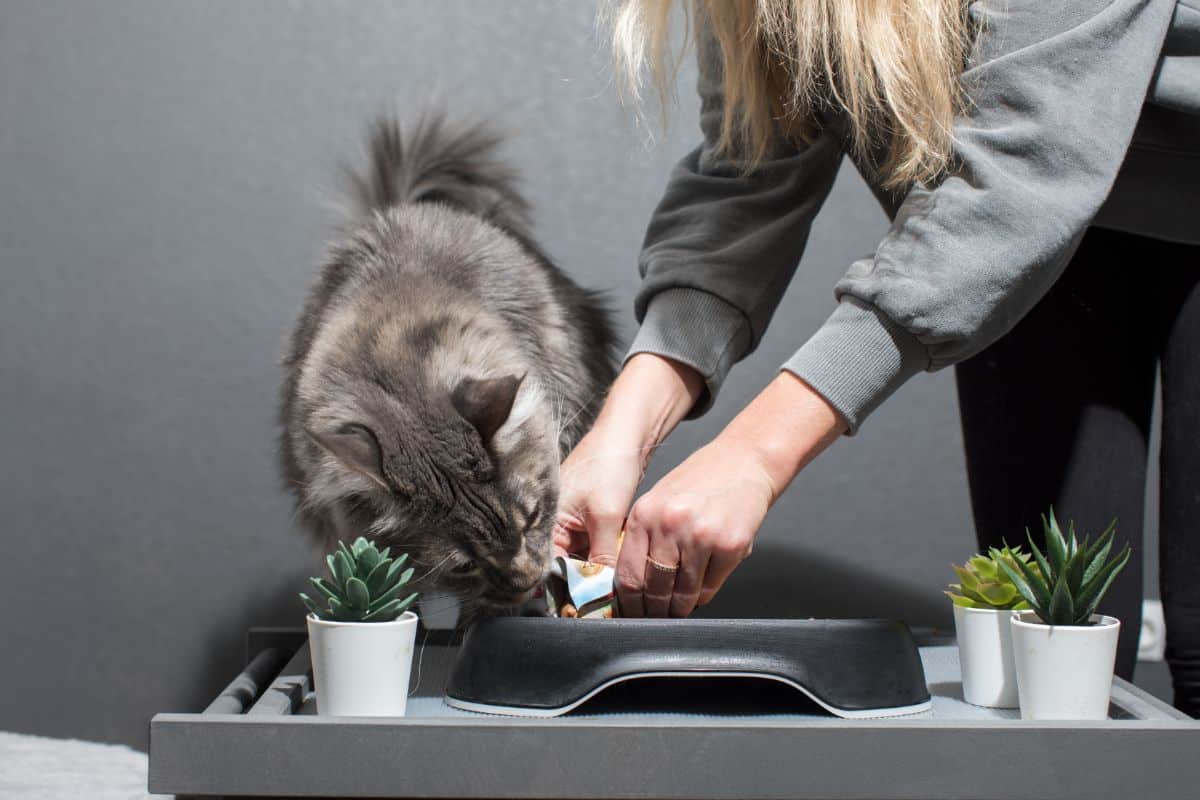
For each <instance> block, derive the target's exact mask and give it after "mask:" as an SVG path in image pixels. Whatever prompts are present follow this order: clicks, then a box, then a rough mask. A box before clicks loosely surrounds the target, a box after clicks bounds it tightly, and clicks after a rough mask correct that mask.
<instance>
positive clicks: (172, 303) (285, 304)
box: [0, 0, 971, 746]
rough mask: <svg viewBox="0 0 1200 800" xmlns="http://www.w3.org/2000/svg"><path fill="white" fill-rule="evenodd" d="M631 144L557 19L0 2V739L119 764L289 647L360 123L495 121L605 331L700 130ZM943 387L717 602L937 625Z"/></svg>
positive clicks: (814, 487)
mask: <svg viewBox="0 0 1200 800" xmlns="http://www.w3.org/2000/svg"><path fill="white" fill-rule="evenodd" d="M692 79H693V74H692V71H691V70H690V69H685V70H684V75H683V77H682V81H683V84H682V86H683V88H682V90H681V103H680V109H679V111H678V114H677V117H676V122H675V124H674V125H673V126H672V127H671V128H670V130H669V132H668V133H667V134H666V135H665V136H663V137H661V138H660V140H659V142H658V143H656V144H655V145H653V146H649V147H647V146H644V145H643V137H642V136H641V135H640V134H639V133H638V131H637V130H636V126H635V125H634V124H633V122H632V120H631V118H630V117H629V116H628V115H627V114H625V113H623V112H622V111H621V110H620V109H619V108H618V105H617V102H616V100H615V98H614V95H613V92H612V90H611V86H610V83H609V79H608V73H607V71H606V68H605V53H604V49H603V46H602V45H601V43H600V42H599V40H598V38H597V36H596V35H595V27H594V21H593V6H592V4H591V3H585V2H566V0H563V2H522V3H504V4H500V3H483V2H474V3H472V2H444V1H443V2H439V3H436V4H434V3H418V2H387V3H384V2H370V3H368V2H350V0H343V1H342V2H329V1H328V0H326V1H325V2H254V3H246V2H232V1H229V0H227V1H226V2H205V3H198V2H167V1H166V0H120V1H119V2H117V1H116V0H113V2H107V3H63V2H51V1H50V0H26V1H25V2H4V3H3V7H2V11H0V269H3V281H4V283H3V286H4V289H3V293H2V294H0V372H2V378H0V381H2V384H0V385H2V387H3V388H2V398H0V412H2V413H0V443H2V444H0V508H2V509H3V517H2V520H3V521H2V523H0V525H2V527H0V530H2V532H3V542H4V554H5V555H4V557H3V558H2V559H0V607H2V608H4V609H5V613H4V622H3V623H2V628H0V630H2V631H3V634H4V641H5V643H6V647H5V651H6V655H5V657H4V658H3V659H0V692H2V693H3V694H2V696H0V729H16V730H23V731H32V732H38V733H44V734H51V735H60V736H79V737H84V738H90V739H104V740H110V741H119V742H128V743H131V744H133V745H135V746H144V745H145V742H146V737H145V734H146V722H147V720H148V718H149V717H150V715H151V714H153V713H154V712H156V711H163V710H191V709H198V708H199V707H200V706H202V705H203V703H204V701H205V700H206V699H208V698H209V697H210V696H211V695H212V694H213V693H214V691H215V690H217V689H218V688H219V686H221V685H222V684H223V683H224V681H225V680H227V679H228V678H229V677H230V676H231V675H232V674H233V673H234V672H235V671H236V668H237V667H238V666H239V658H240V656H241V641H242V635H243V632H244V630H245V628H246V627H247V626H250V625H271V624H274V625H279V624H299V623H300V620H301V608H300V606H299V604H298V603H297V602H296V601H295V600H294V592H295V591H296V590H297V589H298V588H300V581H301V576H302V575H303V574H305V572H306V571H308V570H311V569H312V568H313V566H314V563H315V560H314V557H313V554H312V553H311V552H310V551H309V550H308V548H307V546H306V543H305V540H304V539H302V538H301V537H300V536H299V535H297V531H296V530H295V528H294V525H293V524H292V519H291V507H290V504H289V500H288V498H287V497H285V496H284V495H283V493H282V492H281V491H280V490H279V486H278V480H277V477H276V467H275V444H274V408H275V398H276V385H277V383H278V380H279V377H280V371H279V369H278V366H277V362H278V358H279V356H280V353H281V349H282V342H283V338H284V336H285V334H286V332H287V330H288V328H289V325H290V324H291V322H292V320H293V316H294V314H295V313H296V310H297V308H298V303H299V301H300V299H301V295H302V291H303V288H304V286H305V283H306V281H307V280H308V278H309V276H310V274H311V273H312V271H313V268H314V266H315V264H316V263H317V261H318V259H319V258H320V254H321V250H322V246H323V243H324V242H325V241H326V239H327V237H328V236H329V234H330V227H329V226H330V224H331V222H332V221H333V219H334V216H333V215H332V213H331V212H330V211H329V210H328V207H327V203H328V200H329V197H330V194H329V187H330V186H331V185H332V183H333V181H332V180H331V179H332V176H333V175H334V173H335V165H336V162H337V161H338V160H339V159H340V158H342V157H344V156H346V155H348V154H349V155H353V153H354V152H355V148H357V146H358V141H359V136H360V133H361V130H362V127H363V122H364V119H365V118H366V116H367V115H368V114H369V113H371V112H373V111H374V110H376V109H378V108H379V107H380V106H381V105H382V104H383V103H385V102H386V101H388V100H391V99H396V98H398V99H399V101H400V102H399V105H400V107H401V108H403V107H407V106H408V104H409V103H411V102H413V101H415V100H419V99H421V98H424V97H426V96H428V95H429V94H430V92H431V90H434V89H438V90H440V91H441V93H442V95H443V96H444V97H445V98H446V99H447V101H448V102H449V104H450V105H451V106H453V107H461V108H463V109H482V110H483V111H484V112H485V113H490V112H494V111H501V110H503V111H504V112H505V114H504V116H505V118H506V119H507V120H509V121H510V122H511V123H512V125H513V127H514V128H515V129H516V130H517V131H518V134H519V135H518V138H517V139H516V141H515V142H514V144H513V146H512V155H513V159H514V160H515V162H516V163H517V164H519V165H520V166H521V167H522V168H523V169H524V171H525V174H526V175H527V177H528V180H527V185H528V188H529V193H530V195H531V197H532V198H534V200H535V202H536V206H537V209H538V223H539V226H538V227H539V230H540V232H541V236H542V238H543V240H544V241H545V243H546V245H547V247H548V249H549V251H550V252H551V253H552V254H554V255H555V256H556V257H557V258H558V259H559V260H561V262H562V263H563V264H564V265H565V266H566V268H567V269H568V270H569V271H570V272H571V273H572V274H573V275H574V276H575V277H576V278H578V279H579V280H580V281H581V282H583V283H585V284H587V285H590V286H594V287H599V288H603V289H606V290H608V291H609V292H610V293H611V296H612V298H613V304H614V306H615V307H616V308H618V309H620V312H621V324H622V329H623V330H624V332H625V333H626V335H628V334H629V333H631V329H632V315H631V312H630V310H629V309H630V307H631V297H632V294H633V292H634V290H635V288H636V284H637V277H636V273H635V269H634V264H635V255H636V252H637V249H638V244H639V241H640V238H641V234H642V231H643V226H644V224H645V220H646V218H647V215H648V213H649V211H650V209H651V208H652V206H653V204H654V203H655V201H656V198H657V195H658V193H659V192H660V191H661V188H662V185H663V181H664V178H665V176H666V173H667V171H668V168H669V166H670V164H671V163H672V162H673V161H674V160H675V159H676V158H678V157H679V156H680V155H681V154H682V153H684V152H685V151H686V150H687V149H688V148H690V147H691V145H692V143H693V141H694V140H695V138H696V131H695V123H694V119H695V113H696V103H695V101H694V98H693V97H692V93H691V91H690V88H691V82H692ZM884 227H885V224H884V220H883V217H882V216H881V214H880V212H879V211H878V210H877V208H876V207H875V205H874V204H873V202H872V201H871V199H870V198H869V196H868V193H867V192H866V190H865V189H864V187H863V185H862V183H861V181H860V180H859V179H858V177H857V175H855V174H853V173H852V172H850V171H844V172H843V174H842V176H841V178H840V179H839V182H838V184H837V187H836V189H835V191H834V193H833V196H832V198H831V199H830V201H829V203H828V204H827V206H826V208H825V210H824V212H823V213H822V215H821V217H820V218H819V220H818V222H817V225H816V229H815V231H814V232H813V236H812V241H811V244H810V246H809V252H808V254H807V255H806V257H805V259H804V263H803V265H802V266H801V269H800V274H801V275H802V276H803V277H802V279H800V280H798V281H797V282H796V284H795V285H794V286H793V287H792V290H791V292H790V293H789V294H788V296H787V298H786V299H785V300H784V302H783V304H782V307H781V311H780V313H779V315H778V318H777V321H776V323H775V325H774V327H773V328H772V330H771V332H770V335H769V336H768V337H767V339H766V341H765V342H764V343H763V346H762V347H761V348H760V350H759V351H758V353H756V354H755V355H754V357H753V358H752V359H750V360H749V361H748V362H747V363H745V364H743V365H742V366H740V367H739V368H738V369H737V370H736V372H735V373H734V375H733V377H732V379H731V381H730V383H729V384H728V388H727V389H726V391H725V394H724V396H723V397H722V398H721V400H720V402H719V403H718V405H717V407H716V408H715V409H714V410H713V412H712V413H711V414H710V415H709V416H708V417H707V418H706V419H705V420H703V421H701V422H698V423H692V424H689V425H686V426H684V427H683V428H682V429H681V430H680V431H679V432H678V434H677V435H676V436H675V437H674V438H672V439H671V441H670V443H669V444H667V445H666V446H664V447H663V448H662V449H661V451H660V453H659V456H658V458H657V461H656V462H655V467H654V469H655V474H660V473H661V471H662V470H663V469H665V468H666V467H668V466H669V465H670V464H672V463H674V462H676V461H677V460H678V459H680V458H681V457H682V456H684V455H685V454H686V453H687V452H688V451H689V450H690V449H691V448H693V447H695V446H696V445H698V444H699V443H701V442H703V441H705V440H706V439H707V438H709V437H711V436H712V435H713V433H714V432H715V431H716V430H718V428H719V426H720V425H721V424H722V423H723V422H724V421H726V420H727V419H728V418H729V417H730V416H731V415H732V414H733V413H734V412H735V410H736V409H737V408H738V407H739V405H740V404H742V403H744V402H745V401H747V400H748V399H749V398H750V397H751V396H752V395H753V393H754V392H755V391H756V390H758V389H759V388H760V387H761V386H762V385H763V384H764V383H765V382H766V381H768V380H769V379H770V377H771V376H772V374H773V373H774V371H775V369H776V365H777V364H778V363H779V362H781V361H782V360H784V358H785V357H786V356H787V355H788V354H789V352H790V351H791V350H792V349H794V348H795V347H796V346H797V345H798V344H799V343H800V342H801V341H803V339H804V338H805V337H806V336H807V335H808V334H809V333H810V332H812V331H813V330H814V329H815V328H816V327H817V326H818V324H819V323H820V322H821V320H822V319H823V318H824V316H825V315H826V314H827V313H828V312H829V311H830V309H831V307H832V292H831V290H832V286H833V283H834V281H835V279H836V277H837V276H838V275H839V274H840V273H841V272H842V270H843V269H844V268H845V267H846V265H847V264H848V263H849V262H850V261H851V260H852V259H853V258H855V257H857V256H860V255H861V254H863V253H866V252H869V251H870V250H871V249H872V247H873V244H874V242H875V241H877V239H878V237H879V236H880V234H881V233H882V231H883V230H884ZM970 542H971V534H970V517H969V509H968V505H967V497H966V488H965V481H964V477H963V465H962V456H961V452H960V441H959V435H958V429H957V423H956V416H955V410H954V398H953V385H952V381H951V376H950V375H949V374H941V375H936V376H932V377H923V378H921V379H919V380H916V381H914V382H912V384H910V385H909V386H908V387H907V388H905V389H904V390H903V391H902V392H900V394H899V395H898V396H897V397H896V398H895V399H894V400H893V401H892V402H891V403H890V404H889V405H888V406H887V407H886V408H884V409H882V410H881V411H880V412H879V413H878V414H877V415H876V416H875V417H874V418H873V419H872V420H871V421H870V424H868V425H867V426H866V427H865V429H864V430H863V432H862V434H861V435H860V436H858V437H857V438H855V439H852V440H846V441H843V442H842V443H841V444H839V445H838V446H837V447H836V448H835V449H833V450H832V451H831V452H829V453H828V454H827V455H825V456H823V457H822V458H821V459H820V460H819V461H818V462H817V463H816V464H815V465H813V466H812V467H811V468H810V469H808V470H807V471H806V472H805V473H804V475H803V476H802V477H801V478H800V479H799V480H798V481H797V483H796V485H795V486H794V487H793V489H792V490H791V492H790V493H789V494H788V495H787V497H786V498H785V499H784V500H783V501H782V502H780V504H779V505H778V507H777V508H776V509H775V510H774V511H773V512H772V514H771V516H770V518H769V520H768V523H767V526H766V529H765V530H764V531H763V532H762V535H761V539H760V545H759V547H758V548H757V549H756V550H755V555H754V557H753V558H752V559H751V560H750V561H749V562H748V563H747V564H746V565H745V566H744V568H743V569H742V570H741V571H740V572H739V573H738V575H737V576H736V577H735V579H734V580H733V581H731V583H730V584H729V587H728V589H727V591H726V593H725V594H724V595H723V596H722V598H721V602H720V604H719V605H716V606H714V610H715V611H717V612H721V613H727V614H761V615H768V614H774V615H784V614H799V615H825V614H828V615H897V616H903V617H906V618H908V619H909V620H910V621H911V622H913V623H919V624H946V623H947V622H948V614H947V605H946V603H945V602H944V600H943V598H942V597H941V595H940V594H939V590H940V588H941V587H942V585H943V584H944V583H945V581H946V579H947V571H948V570H947V567H946V565H947V564H948V562H950V561H951V560H955V559H960V558H962V557H963V556H964V555H966V554H967V552H968V550H969V549H970V547H971V544H970Z"/></svg>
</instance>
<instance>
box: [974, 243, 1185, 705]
mask: <svg viewBox="0 0 1200 800" xmlns="http://www.w3.org/2000/svg"><path fill="white" fill-rule="evenodd" d="M1198 287H1200V247H1198V246H1189V245H1181V244H1175V243H1170V242H1163V241H1159V240H1156V239H1148V238H1145V237H1141V236H1134V235H1132V234H1125V233H1118V232H1115V231H1109V230H1103V229H1100V228H1092V229H1091V230H1089V231H1088V232H1087V234H1086V235H1085V236H1084V238H1083V241H1082V242H1081V243H1080V246H1079V248H1078V250H1077V251H1076V253H1075V256H1074V257H1073V258H1072V260H1071V263H1070V265H1069V266H1068V267H1067V269H1066V271H1065V272H1064V273H1063V276H1062V277H1061V278H1060V279H1059V281H1058V282H1057V283H1056V284H1055V285H1054V287H1053V289H1051V291H1050V292H1049V293H1048V294H1047V295H1046V297H1045V298H1043V299H1042V301H1041V302H1040V303H1039V304H1038V305H1037V306H1036V307H1035V308H1034V309H1033V311H1031V312H1030V313H1029V314H1028V315H1027V316H1026V317H1025V318H1024V319H1022V320H1021V321H1020V322H1019V323H1018V324H1017V326H1016V327H1015V328H1013V330H1012V331H1010V332H1009V333H1008V334H1007V335H1006V336H1005V337H1004V338H1003V339H1001V340H1000V341H998V342H996V343H995V344H993V345H992V346H991V347H989V348H988V349H987V350H984V351H983V352H982V353H980V354H979V355H977V356H975V357H973V358H971V359H970V360H968V361H965V362H963V363H962V364H959V365H958V367H957V379H958V400H959V407H960V410H961V412H962V427H963V439H964V442H965V444H966V452H967V473H968V477H969V479H970V486H971V505H972V508H973V510H974V515H975V528H976V536H977V538H978V540H979V545H980V547H986V546H990V545H999V544H1000V543H1001V541H1002V540H1007V541H1008V543H1009V544H1017V543H1018V542H1023V541H1024V540H1025V533H1024V531H1025V528H1026V527H1028V528H1029V529H1030V531H1032V532H1033V533H1034V536H1035V540H1039V539H1040V538H1041V529H1042V528H1041V521H1040V518H1039V515H1040V514H1041V513H1043V512H1045V511H1046V510H1047V508H1048V507H1049V506H1050V505H1051V504H1053V505H1054V509H1055V515H1056V516H1057V517H1058V519H1059V520H1060V522H1062V523H1063V524H1064V525H1065V524H1066V521H1067V520H1069V519H1074V520H1075V522H1076V527H1077V529H1078V530H1079V531H1080V532H1086V533H1089V534H1092V535H1093V536H1094V535H1095V534H1098V533H1099V532H1100V531H1102V530H1103V529H1104V527H1105V526H1106V525H1107V524H1108V522H1109V521H1110V520H1111V519H1112V518H1113V517H1117V518H1118V526H1117V536H1118V540H1120V539H1127V540H1129V542H1130V543H1131V544H1132V545H1133V558H1132V559H1131V560H1130V562H1129V566H1128V567H1126V568H1125V570H1124V571H1123V572H1122V573H1121V575H1120V576H1119V577H1118V578H1117V580H1116V582H1115V583H1114V584H1113V586H1112V589H1111V590H1110V591H1109V593H1108V596H1107V598H1106V599H1105V601H1104V602H1103V603H1102V604H1101V607H1100V610H1101V611H1103V612H1105V613H1108V614H1111V615H1113V616H1115V617H1118V618H1119V619H1120V620H1121V639H1120V644H1119V646H1118V652H1117V673H1118V674H1119V675H1121V676H1122V677H1124V678H1131V677H1132V675H1133V668H1134V663H1135V661H1136V659H1137V639H1138V630H1139V627H1140V624H1141V618H1142V608H1141V603H1142V559H1141V552H1142V512H1143V501H1144V498H1145V493H1146V459H1147V451H1148V449H1149V439H1150V416H1151V410H1152V406H1153V402H1154V401H1153V397H1154V379H1155V368H1156V367H1158V368H1159V369H1160V370H1161V374H1162V394H1163V414H1162V417H1163V420H1162V449H1161V451H1160V453H1159V459H1160V470H1161V480H1160V493H1159V506H1160V511H1159V565H1160V566H1159V569H1160V572H1159V575H1160V578H1159V582H1160V587H1161V595H1162V601H1163V608H1164V611H1165V615H1166V626H1167V661H1168V662H1169V664H1170V667H1171V675H1172V679H1173V681H1174V686H1175V705H1176V706H1177V707H1178V708H1180V709H1181V710H1183V711H1185V712H1187V713H1189V714H1191V715H1192V716H1200V288H1198ZM1039 546H1041V542H1040V541H1039Z"/></svg>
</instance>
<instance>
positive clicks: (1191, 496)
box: [1158, 243, 1200, 717]
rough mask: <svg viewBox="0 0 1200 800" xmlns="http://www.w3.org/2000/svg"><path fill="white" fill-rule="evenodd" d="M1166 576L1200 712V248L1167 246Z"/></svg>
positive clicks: (1192, 706)
mask: <svg viewBox="0 0 1200 800" xmlns="http://www.w3.org/2000/svg"><path fill="white" fill-rule="evenodd" d="M1159 275H1160V283H1159V292H1160V297H1161V300H1162V322H1163V328H1162V332H1163V339H1162V355H1161V359H1162V388H1163V423H1162V451H1161V452H1160V454H1159V459H1160V461H1159V463H1160V466H1161V470H1160V472H1161V477H1160V483H1159V528H1158V529H1159V540H1158V544H1159V581H1160V592H1161V595H1162V601H1163V612H1164V616H1165V618H1166V623H1167V661H1168V663H1169V664H1170V667H1171V677H1172V679H1173V681H1174V684H1175V705H1176V706H1177V707H1178V708H1179V709H1180V710H1181V711H1184V712H1186V713H1188V714H1191V715H1192V716H1193V717H1200V247H1195V246H1191V247H1189V246H1187V245H1176V244H1165V243H1164V244H1162V245H1161V258H1160V260H1159Z"/></svg>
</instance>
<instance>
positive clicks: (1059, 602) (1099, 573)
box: [992, 508, 1129, 626]
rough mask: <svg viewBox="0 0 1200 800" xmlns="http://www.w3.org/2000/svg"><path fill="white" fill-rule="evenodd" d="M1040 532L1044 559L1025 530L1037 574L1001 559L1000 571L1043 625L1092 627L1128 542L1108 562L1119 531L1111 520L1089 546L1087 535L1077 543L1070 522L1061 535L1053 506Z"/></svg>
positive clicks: (1122, 562)
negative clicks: (1093, 619)
mask: <svg viewBox="0 0 1200 800" xmlns="http://www.w3.org/2000/svg"><path fill="white" fill-rule="evenodd" d="M1042 528H1043V530H1044V531H1045V534H1046V554H1045V555H1043V554H1042V551H1041V550H1039V549H1038V547H1037V545H1036V544H1034V541H1033V536H1032V535H1030V533H1029V531H1028V530H1026V531H1025V535H1026V536H1027V537H1028V538H1029V546H1030V547H1031V548H1032V549H1033V559H1034V561H1035V562H1036V564H1037V569H1036V570H1035V569H1033V567H1032V566H1031V565H1029V564H1025V563H1022V562H1017V563H1016V565H1015V566H1014V565H1010V564H1007V563H1005V562H1003V561H1001V562H999V565H1000V569H1002V570H1004V573H1005V574H1006V575H1008V577H1009V579H1010V580H1011V581H1012V582H1013V584H1014V585H1015V586H1016V587H1017V591H1018V592H1020V593H1021V596H1022V597H1024V598H1025V600H1026V602H1028V603H1029V607H1030V608H1032V609H1033V611H1034V613H1036V614H1037V615H1038V617H1040V618H1041V620H1042V622H1045V623H1046V624H1047V625H1084V626H1086V625H1090V624H1091V622H1090V618H1091V616H1092V614H1093V613H1094V612H1095V611H1096V606H1098V605H1099V604H1100V600H1101V598H1103V597H1104V593H1105V592H1107V591H1108V587H1109V586H1111V585H1112V582H1113V579H1114V578H1116V577H1117V573H1119V572H1120V571H1121V569H1122V568H1123V567H1124V566H1125V564H1126V562H1128V561H1129V544H1128V543H1126V545H1125V547H1124V548H1123V549H1122V550H1121V551H1120V552H1119V553H1117V555H1115V556H1113V557H1112V558H1109V553H1110V552H1111V551H1112V545H1113V534H1114V532H1115V531H1116V528H1117V521H1116V520H1115V519H1114V520H1113V521H1112V522H1110V523H1109V525H1108V527H1107V528H1105V529H1104V533H1102V534H1100V536H1099V538H1097V539H1096V541H1095V542H1093V543H1089V542H1088V538H1087V537H1086V536H1085V537H1084V538H1083V541H1082V542H1079V541H1078V540H1077V538H1076V536H1075V523H1074V522H1072V523H1070V524H1069V525H1068V535H1067V536H1064V535H1063V532H1062V530H1061V529H1060V528H1059V527H1058V520H1056V519H1055V518H1054V509H1053V508H1051V509H1050V518H1049V519H1047V518H1046V517H1045V516H1043V517H1042ZM992 552H993V553H994V552H998V551H995V550H993V551H992Z"/></svg>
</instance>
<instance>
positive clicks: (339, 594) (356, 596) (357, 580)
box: [301, 536, 417, 622]
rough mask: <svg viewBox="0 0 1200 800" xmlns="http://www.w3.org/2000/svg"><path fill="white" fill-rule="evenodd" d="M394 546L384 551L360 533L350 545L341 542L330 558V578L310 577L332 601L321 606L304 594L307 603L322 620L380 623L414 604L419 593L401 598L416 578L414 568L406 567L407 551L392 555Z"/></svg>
mask: <svg viewBox="0 0 1200 800" xmlns="http://www.w3.org/2000/svg"><path fill="white" fill-rule="evenodd" d="M390 553H391V549H390V548H384V549H382V550H380V549H379V548H378V547H377V546H376V545H375V544H374V543H373V542H371V541H369V540H368V539H367V538H366V537H363V536H360V537H358V538H357V539H355V540H354V542H353V543H352V544H351V545H349V546H347V544H346V543H345V542H338V544H337V547H336V549H335V550H334V552H333V553H331V554H330V555H329V556H327V557H326V559H325V562H326V564H327V565H328V567H329V575H330V578H329V580H325V579H323V578H309V583H311V584H312V585H313V587H314V588H316V590H317V592H319V593H320V596H321V597H322V598H323V599H325V600H326V601H327V602H328V608H321V607H320V605H319V604H318V603H317V601H316V600H314V599H313V598H311V597H309V596H308V595H306V594H303V593H301V599H302V600H303V601H304V604H305V606H307V607H308V609H309V610H310V611H312V613H314V614H316V615H317V616H318V617H319V618H320V619H327V620H334V621H338V622H365V621H370V622H377V621H386V620H389V619H395V618H396V617H397V616H399V615H400V614H403V613H404V611H405V610H407V609H408V607H409V606H410V605H412V603H413V601H414V600H416V597H417V595H416V594H415V593H414V594H411V595H409V597H407V598H405V599H404V600H399V599H397V598H398V596H399V595H400V593H401V591H402V590H403V588H404V587H405V585H406V584H407V583H408V582H409V581H410V580H411V579H412V576H413V568H412V567H408V568H407V569H406V568H405V566H404V565H405V563H406V562H407V561H408V555H407V554H406V553H399V554H397V557H396V558H394V559H393V558H390V557H389V556H390Z"/></svg>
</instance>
